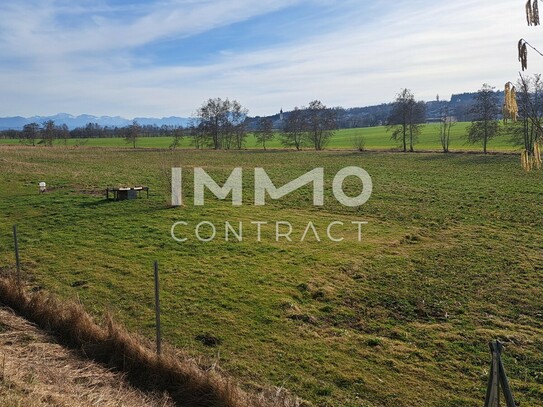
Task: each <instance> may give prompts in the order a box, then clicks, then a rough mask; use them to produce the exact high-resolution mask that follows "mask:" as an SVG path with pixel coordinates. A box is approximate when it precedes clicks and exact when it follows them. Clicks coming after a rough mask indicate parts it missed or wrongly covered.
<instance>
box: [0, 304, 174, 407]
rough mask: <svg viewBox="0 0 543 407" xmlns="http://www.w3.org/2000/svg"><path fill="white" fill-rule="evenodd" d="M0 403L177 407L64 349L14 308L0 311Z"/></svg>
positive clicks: (5, 405) (39, 406)
mask: <svg viewBox="0 0 543 407" xmlns="http://www.w3.org/2000/svg"><path fill="white" fill-rule="evenodd" d="M0 321H1V322H0V399H1V401H2V406H3V407H15V406H25V407H42V406H74V405H77V406H82V407H86V406H89V407H90V406H96V405H100V406H101V407H114V406H125V407H144V406H151V407H154V406H156V407H159V406H160V407H173V406H174V404H173V402H172V401H171V400H170V399H169V397H168V396H167V394H163V395H152V394H146V393H144V392H142V391H140V390H137V389H134V388H133V387H131V386H129V385H127V383H126V381H125V380H124V379H123V376H122V374H120V373H115V372H112V371H110V370H108V369H106V368H104V367H103V366H100V365H98V364H96V363H94V362H91V361H89V360H85V359H83V358H81V357H79V356H78V355H77V354H76V353H74V352H73V351H70V350H67V349H65V348H64V347H62V346H61V345H59V344H58V343H57V342H56V341H55V339H54V337H52V336H51V335H48V334H46V333H44V332H43V331H41V330H40V329H38V328H37V327H36V326H35V325H33V324H31V323H29V322H28V321H26V320H25V319H24V318H22V317H20V316H17V315H16V314H15V313H14V312H13V311H12V310H10V309H9V308H0Z"/></svg>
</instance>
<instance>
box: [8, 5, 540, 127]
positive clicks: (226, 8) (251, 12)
mask: <svg viewBox="0 0 543 407" xmlns="http://www.w3.org/2000/svg"><path fill="white" fill-rule="evenodd" d="M542 30H543V27H527V25H526V18H525V14H524V2H523V1H510V0H495V1H487V0H485V1H475V0H473V1H464V0H455V1H451V0H448V1H441V0H433V1H426V0H409V1H404V0H396V1H386V2H385V1H361V0H343V1H331V0H289V1H286V0H274V1H271V0H256V1H255V0H224V1H222V0H202V1H197V0H137V1H125V0H97V1H90V0H3V1H2V2H1V3H0V116H2V117H4V116H16V115H20V116H25V117H28V116H34V115H53V114H56V113H60V112H65V113H70V114H73V115H79V114H92V115H97V116H101V115H109V116H117V115H119V116H123V117H125V118H133V117H168V116H183V117H189V116H191V115H192V114H194V112H195V111H196V110H197V109H198V107H200V106H201V105H202V104H203V103H204V102H205V101H206V100H207V99H209V98H216V97H221V98H223V99H224V98H229V99H231V100H232V99H235V100H238V101H239V102H240V103H241V104H242V105H243V106H244V107H246V108H247V109H249V115H251V116H257V115H272V114H275V113H277V112H278V111H279V109H281V108H282V109H283V110H285V111H288V110H291V109H293V108H294V107H295V106H304V105H307V104H309V102H310V101H312V100H315V99H319V100H321V101H322V102H323V103H324V104H325V105H327V106H342V107H346V108H348V107H355V106H367V105H373V104H379V103H386V102H391V101H393V99H394V97H395V96H396V94H397V93H399V92H400V91H401V89H403V88H408V89H410V90H411V91H412V92H413V93H414V94H415V97H416V98H417V99H421V100H433V99H435V98H436V96H437V95H439V96H440V98H441V99H445V100H448V99H449V98H450V96H451V94H452V93H461V92H466V91H476V90H477V89H479V88H480V87H481V85H482V84H483V83H488V84H490V85H492V86H496V87H497V88H501V87H503V85H504V84H505V82H507V81H516V79H517V78H518V71H519V69H520V65H519V62H518V60H517V41H518V40H519V39H520V38H521V37H523V38H525V39H526V40H528V41H529V42H530V43H532V44H533V45H535V46H537V45H539V46H540V48H543V35H542V32H543V31H542ZM538 41H539V44H538ZM528 68H529V71H528V73H535V72H537V69H539V71H541V68H543V58H542V57H538V56H537V55H536V54H535V53H534V52H530V50H529V51H528Z"/></svg>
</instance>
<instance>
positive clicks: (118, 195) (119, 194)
mask: <svg viewBox="0 0 543 407" xmlns="http://www.w3.org/2000/svg"><path fill="white" fill-rule="evenodd" d="M142 191H145V192H147V198H149V187H144V186H136V187H110V186H108V187H107V188H106V199H108V200H109V193H110V192H111V193H112V194H113V200H114V201H122V200H124V199H136V198H138V197H139V196H140V194H141V192H142Z"/></svg>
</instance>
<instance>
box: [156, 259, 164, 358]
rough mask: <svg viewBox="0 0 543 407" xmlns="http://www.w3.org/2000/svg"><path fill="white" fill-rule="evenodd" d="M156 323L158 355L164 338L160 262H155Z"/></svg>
mask: <svg viewBox="0 0 543 407" xmlns="http://www.w3.org/2000/svg"><path fill="white" fill-rule="evenodd" d="M155 321H156V353H157V355H160V353H161V351H162V349H161V348H162V337H161V332H160V287H159V280H158V261H156V260H155Z"/></svg>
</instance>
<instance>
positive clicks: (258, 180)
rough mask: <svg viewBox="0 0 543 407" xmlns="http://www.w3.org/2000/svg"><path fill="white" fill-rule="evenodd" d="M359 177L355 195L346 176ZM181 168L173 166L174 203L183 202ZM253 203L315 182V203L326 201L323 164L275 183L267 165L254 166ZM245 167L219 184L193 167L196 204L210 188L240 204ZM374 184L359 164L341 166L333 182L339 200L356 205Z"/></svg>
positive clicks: (344, 203)
mask: <svg viewBox="0 0 543 407" xmlns="http://www.w3.org/2000/svg"><path fill="white" fill-rule="evenodd" d="M351 176H352V177H356V178H358V179H359V180H360V183H361V185H362V192H361V193H360V194H359V195H358V196H355V197H350V196H347V194H345V192H344V191H343V182H344V181H345V179H346V178H347V177H351ZM182 179H183V178H182V170H181V168H172V206H181V205H182V204H183V197H182V190H183V184H182ZM254 180H255V183H254V204H255V205H265V204H266V196H269V197H270V198H271V199H272V200H274V199H280V198H282V197H284V196H285V195H287V194H289V193H291V192H293V191H295V190H297V189H298V188H301V187H303V186H305V185H307V184H310V183H311V184H313V205H315V206H322V205H324V168H314V169H313V170H311V171H309V172H306V173H305V174H303V175H301V176H300V177H298V178H296V179H294V180H292V181H290V182H288V183H286V184H285V185H283V186H281V187H276V186H275V184H274V183H273V182H272V180H271V179H270V177H269V176H268V174H267V173H266V171H265V170H264V168H255V169H254ZM242 181H243V169H242V168H239V167H238V168H234V169H233V170H232V172H231V173H230V176H229V177H228V179H227V180H226V182H225V183H224V185H222V186H220V185H219V184H217V183H216V182H215V180H214V179H213V178H211V176H210V175H209V174H208V173H207V172H206V171H205V170H204V169H203V168H200V167H195V168H194V205H196V206H202V205H204V195H205V194H204V192H205V189H206V188H207V189H208V190H209V191H210V192H211V193H212V194H213V195H215V197H217V198H218V199H222V200H224V199H226V198H227V197H228V195H230V196H231V198H232V205H234V206H240V205H242V201H243V199H242V198H243V182H242ZM372 188H373V184H372V181H371V177H370V175H369V174H368V173H367V172H366V170H364V169H362V168H360V167H354V166H351V167H345V168H342V169H341V170H339V171H338V172H337V173H336V175H335V176H334V180H333V182H332V193H333V195H334V197H335V198H336V200H337V201H338V202H339V203H341V204H342V205H344V206H349V207H357V206H360V205H363V204H364V203H366V201H367V200H368V199H369V198H370V196H371V193H372Z"/></svg>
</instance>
